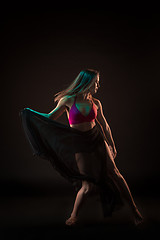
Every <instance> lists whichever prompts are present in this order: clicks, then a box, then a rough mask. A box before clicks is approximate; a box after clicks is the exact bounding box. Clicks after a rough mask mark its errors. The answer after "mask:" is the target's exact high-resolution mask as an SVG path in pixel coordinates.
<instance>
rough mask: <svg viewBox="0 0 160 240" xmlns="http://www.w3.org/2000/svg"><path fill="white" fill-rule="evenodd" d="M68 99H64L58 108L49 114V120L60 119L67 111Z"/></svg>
mask: <svg viewBox="0 0 160 240" xmlns="http://www.w3.org/2000/svg"><path fill="white" fill-rule="evenodd" d="M67 100H68V99H67V97H66V96H65V97H62V98H61V99H60V100H59V102H58V104H57V106H56V107H55V108H54V109H53V110H52V111H51V112H49V113H48V118H50V119H53V120H56V119H57V118H59V117H60V116H61V115H62V114H63V113H64V112H65V110H66V102H67Z"/></svg>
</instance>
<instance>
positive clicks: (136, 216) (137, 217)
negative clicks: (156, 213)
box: [134, 208, 143, 226]
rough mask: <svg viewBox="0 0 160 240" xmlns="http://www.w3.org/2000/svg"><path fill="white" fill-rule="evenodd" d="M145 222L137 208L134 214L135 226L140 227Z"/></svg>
mask: <svg viewBox="0 0 160 240" xmlns="http://www.w3.org/2000/svg"><path fill="white" fill-rule="evenodd" d="M142 222H143V217H142V215H141V214H140V212H139V210H138V209H137V208H136V210H135V212H134V223H135V225H136V226H137V225H139V224H141V223H142Z"/></svg>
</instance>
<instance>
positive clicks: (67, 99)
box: [62, 95, 75, 107]
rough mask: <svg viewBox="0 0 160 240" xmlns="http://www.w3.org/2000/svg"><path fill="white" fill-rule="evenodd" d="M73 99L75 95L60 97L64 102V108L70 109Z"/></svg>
mask: <svg viewBox="0 0 160 240" xmlns="http://www.w3.org/2000/svg"><path fill="white" fill-rule="evenodd" d="M74 98H75V95H72V96H70V95H65V96H64V97H62V99H64V100H65V106H66V107H70V106H71V105H72V104H73V101H74Z"/></svg>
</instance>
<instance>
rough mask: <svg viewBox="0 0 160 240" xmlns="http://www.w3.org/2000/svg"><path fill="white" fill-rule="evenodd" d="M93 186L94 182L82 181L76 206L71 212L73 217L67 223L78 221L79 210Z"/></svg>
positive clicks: (71, 223)
mask: <svg viewBox="0 0 160 240" xmlns="http://www.w3.org/2000/svg"><path fill="white" fill-rule="evenodd" d="M92 188H93V184H92V183H89V182H87V181H82V187H81V189H80V190H79V192H78V193H77V196H76V199H75V203H74V207H73V210H72V213H71V217H70V218H69V219H68V220H67V221H66V224H67V225H73V224H75V223H76V221H77V217H78V213H79V210H80V208H81V206H82V204H83V202H84V200H85V199H86V197H87V195H88V194H89V193H90V191H91V190H92Z"/></svg>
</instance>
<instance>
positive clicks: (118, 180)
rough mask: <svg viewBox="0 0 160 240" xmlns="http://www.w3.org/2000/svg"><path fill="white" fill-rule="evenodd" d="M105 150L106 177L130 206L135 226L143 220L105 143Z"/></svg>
mask: <svg viewBox="0 0 160 240" xmlns="http://www.w3.org/2000/svg"><path fill="white" fill-rule="evenodd" d="M105 145H106V150H107V154H108V156H107V169H108V175H109V177H111V179H112V180H113V181H114V183H115V184H116V186H117V187H118V189H119V190H120V193H121V194H122V196H123V198H124V199H125V200H126V202H127V203H128V205H129V206H130V208H131V210H132V213H133V216H134V222H135V224H139V223H140V222H142V220H143V218H142V215H141V214H140V212H139V210H138V208H137V206H136V204H135V202H134V200H133V197H132V194H131V191H130V189H129V187H128V184H127V182H126V180H125V179H124V177H123V176H122V175H121V174H120V172H119V170H118V168H117V167H116V164H115V162H114V159H113V156H112V154H111V152H110V149H109V147H108V145H107V143H106V141H105Z"/></svg>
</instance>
